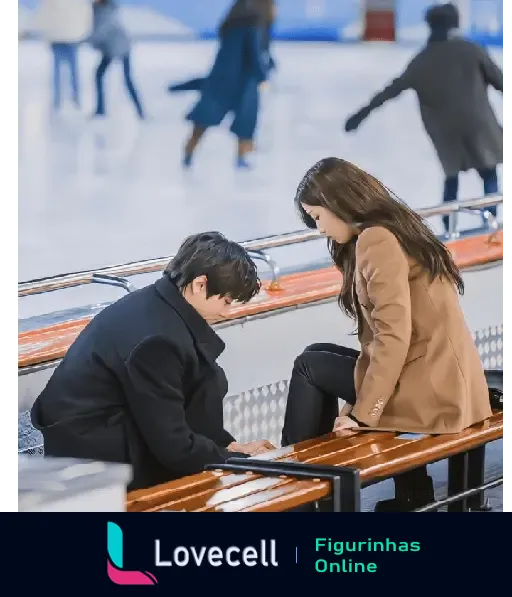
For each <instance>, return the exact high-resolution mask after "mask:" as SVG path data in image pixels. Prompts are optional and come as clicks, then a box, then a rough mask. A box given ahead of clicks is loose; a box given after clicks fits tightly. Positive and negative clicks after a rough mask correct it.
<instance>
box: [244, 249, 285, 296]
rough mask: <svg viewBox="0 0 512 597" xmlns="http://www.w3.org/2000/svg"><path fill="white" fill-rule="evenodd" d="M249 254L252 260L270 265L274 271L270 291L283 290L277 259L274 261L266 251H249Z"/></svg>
mask: <svg viewBox="0 0 512 597" xmlns="http://www.w3.org/2000/svg"><path fill="white" fill-rule="evenodd" d="M247 253H248V254H249V256H250V257H251V259H254V260H257V259H259V260H261V261H264V262H265V263H267V264H268V265H269V267H270V269H271V270H272V281H271V282H270V287H269V290H279V289H280V288H281V286H280V285H279V282H280V280H279V277H280V274H281V270H280V269H279V266H278V265H277V262H276V261H275V259H272V257H270V255H269V254H268V253H265V251H247Z"/></svg>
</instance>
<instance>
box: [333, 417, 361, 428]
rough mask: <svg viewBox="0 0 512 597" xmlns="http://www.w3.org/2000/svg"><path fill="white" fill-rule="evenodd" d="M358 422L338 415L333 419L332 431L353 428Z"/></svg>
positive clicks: (357, 425)
mask: <svg viewBox="0 0 512 597" xmlns="http://www.w3.org/2000/svg"><path fill="white" fill-rule="evenodd" d="M357 427H359V424H358V423H357V422H356V421H354V420H353V419H351V418H350V417H346V416H340V417H338V418H337V419H336V421H334V428H333V431H342V430H343V429H355V428H357Z"/></svg>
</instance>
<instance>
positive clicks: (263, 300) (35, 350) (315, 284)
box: [18, 230, 503, 374]
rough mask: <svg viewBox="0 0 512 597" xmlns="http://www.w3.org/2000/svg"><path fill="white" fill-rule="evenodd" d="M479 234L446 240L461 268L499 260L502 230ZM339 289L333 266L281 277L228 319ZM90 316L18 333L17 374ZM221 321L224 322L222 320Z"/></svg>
mask: <svg viewBox="0 0 512 597" xmlns="http://www.w3.org/2000/svg"><path fill="white" fill-rule="evenodd" d="M490 238H491V237H490V236H489V234H481V235H477V236H471V237H466V238H461V239H458V240H455V241H449V242H446V245H447V246H448V247H449V249H450V251H451V252H452V255H453V256H454V259H455V262H456V263H457V265H458V267H459V268H460V269H461V270H465V269H469V268H478V267H481V266H485V265H486V264H491V263H493V262H499V261H502V260H503V231H502V230H499V231H498V232H496V233H494V234H493V235H492V241H490ZM340 288H341V274H340V272H339V271H338V270H337V269H336V268H334V267H326V268H322V269H317V270H314V271H306V272H300V273H294V274H290V275H287V276H282V278H281V281H280V287H279V289H274V288H272V287H270V286H269V285H268V284H267V285H265V286H264V288H263V289H262V291H261V292H260V294H259V295H258V296H257V297H256V298H255V299H254V300H253V301H251V302H249V303H248V304H245V305H238V306H235V307H233V308H232V309H231V310H230V312H229V315H228V318H227V320H228V321H236V320H243V319H244V318H247V317H251V316H258V315H261V314H263V313H269V312H272V311H277V310H280V309H285V308H290V307H298V306H300V305H305V304H308V303H314V302H318V301H322V300H326V299H333V298H335V297H336V296H337V295H338V293H339V291H340ZM91 319H92V315H91V316H88V317H84V318H81V319H75V320H72V321H66V322H63V323H57V324H54V325H49V326H46V327H42V328H39V329H35V330H30V331H23V332H20V333H19V334H18V374H21V373H22V372H23V370H24V369H26V368H29V367H30V368H32V367H34V366H38V365H42V364H44V363H49V362H52V361H57V360H58V359H61V358H62V357H63V356H64V355H65V353H66V351H67V350H68V348H69V347H70V346H71V344H72V343H73V342H74V340H75V339H76V337H77V336H78V334H79V333H80V332H81V331H82V330H83V329H84V328H85V326H86V325H87V324H88V323H89V322H90V320H91ZM223 323H224V322H223Z"/></svg>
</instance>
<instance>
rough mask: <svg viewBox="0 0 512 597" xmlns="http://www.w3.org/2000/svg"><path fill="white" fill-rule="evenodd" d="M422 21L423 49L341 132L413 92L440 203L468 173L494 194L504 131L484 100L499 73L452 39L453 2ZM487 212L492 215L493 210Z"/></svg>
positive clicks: (476, 51)
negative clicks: (440, 177)
mask: <svg viewBox="0 0 512 597" xmlns="http://www.w3.org/2000/svg"><path fill="white" fill-rule="evenodd" d="M425 20H426V22H427V24H428V26H429V27H430V37H429V39H428V42H427V45H426V47H425V48H424V49H423V50H422V51H421V52H419V54H417V55H416V56H415V57H414V58H413V60H412V61H411V62H410V64H409V65H408V67H407V68H406V69H405V72H404V73H403V74H402V75H400V76H399V77H398V78H397V79H395V80H394V81H392V82H391V83H390V84H389V85H388V86H387V87H386V88H385V89H384V90H383V91H381V92H380V93H377V95H375V96H374V97H373V99H372V100H371V101H370V103H369V104H368V105H367V106H365V107H363V108H362V109H361V110H359V111H358V112H357V113H356V114H354V115H353V116H351V117H350V118H348V120H347V121H346V123H345V130H346V131H353V130H355V129H356V128H357V127H358V126H359V125H360V124H361V122H362V121H363V120H364V119H365V118H366V117H367V116H368V115H369V114H370V112H371V111H372V110H375V109H376V108H378V107H380V106H382V104H384V102H386V101H388V100H390V99H393V98H395V97H397V96H398V95H399V94H400V93H402V91H405V90H407V89H413V90H414V91H415V92H416V93H417V95H418V99H419V103H420V113H421V117H422V120H423V124H424V126H425V129H426V131H427V133H428V135H429V136H430V138H431V140H432V143H433V145H434V147H435V149H436V151H437V155H438V156H439V160H440V162H441V165H442V167H443V170H444V175H445V182H444V193H443V201H445V202H447V201H455V200H456V199H457V192H458V186H459V172H465V171H467V170H472V169H475V170H477V172H478V173H479V175H480V177H481V178H482V181H483V186H484V193H485V194H486V195H492V194H495V193H497V192H498V176H497V172H496V166H497V165H498V164H501V163H502V162H503V130H502V127H501V125H500V124H499V123H498V121H497V119H496V116H495V114H494V111H493V109H492V107H491V104H490V102H489V98H488V95H487V87H488V86H489V85H491V86H492V87H494V88H495V89H497V90H498V91H501V92H503V73H502V71H501V69H500V68H499V67H498V66H497V65H496V64H495V63H494V62H493V61H492V59H491V58H490V56H489V54H488V53H487V52H486V51H485V50H484V49H483V48H482V47H480V46H479V45H477V44H476V43H474V42H471V41H466V40H464V39H462V38H460V37H457V36H454V35H452V30H454V29H457V28H458V27H459V12H458V10H457V8H456V7H455V6H454V5H453V4H442V5H434V6H432V7H431V8H429V9H428V10H427V12H426V15H425ZM488 209H489V211H490V212H491V213H492V214H493V215H494V216H496V207H489V208H488ZM443 224H444V228H445V232H446V233H448V228H449V218H448V216H443Z"/></svg>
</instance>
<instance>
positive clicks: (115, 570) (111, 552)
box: [107, 522, 158, 585]
mask: <svg viewBox="0 0 512 597" xmlns="http://www.w3.org/2000/svg"><path fill="white" fill-rule="evenodd" d="M107 552H108V555H107V573H108V577H109V578H110V580H111V581H112V582H113V583H115V584H116V585H156V584H157V582H158V581H157V580H156V578H155V577H154V576H153V574H151V572H142V570H123V531H122V530H121V527H120V526H119V525H117V524H116V523H115V522H108V523H107Z"/></svg>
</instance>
